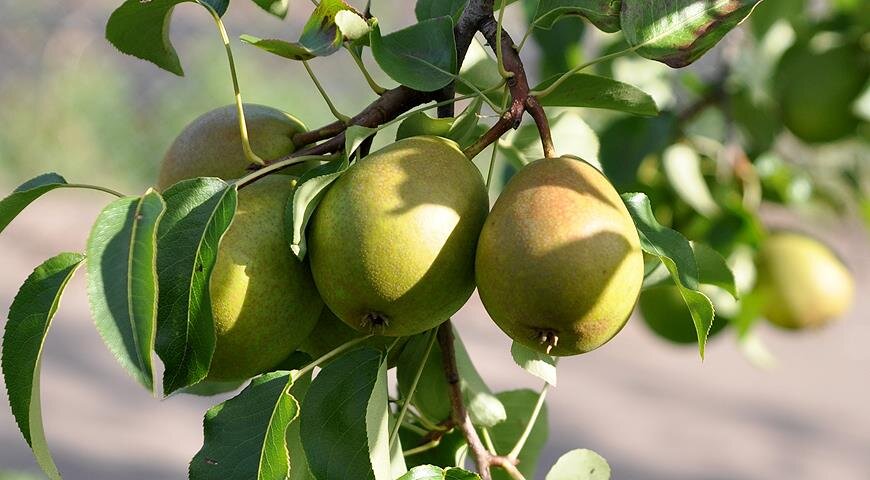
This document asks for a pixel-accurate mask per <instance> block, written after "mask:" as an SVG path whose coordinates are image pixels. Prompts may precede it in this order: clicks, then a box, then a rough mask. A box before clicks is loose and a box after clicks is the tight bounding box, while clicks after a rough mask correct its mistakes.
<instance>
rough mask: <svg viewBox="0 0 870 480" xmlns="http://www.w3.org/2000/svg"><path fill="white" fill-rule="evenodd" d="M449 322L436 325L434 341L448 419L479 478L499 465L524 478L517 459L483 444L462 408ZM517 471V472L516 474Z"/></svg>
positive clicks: (519, 479)
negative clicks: (444, 380) (438, 351)
mask: <svg viewBox="0 0 870 480" xmlns="http://www.w3.org/2000/svg"><path fill="white" fill-rule="evenodd" d="M453 342H454V336H453V324H452V323H451V322H450V320H448V321H446V322H444V323H442V324H441V327H439V328H438V344H439V345H440V346H441V359H442V362H443V364H444V375H445V377H446V378H447V393H448V395H449V397H450V407H451V419H452V420H453V423H454V425H456V426H457V427H459V430H460V431H461V432H462V435H463V436H464V437H465V442H466V443H467V444H468V449H469V450H470V451H471V456H472V457H474V463H475V466H476V467H477V473H478V474H480V477H481V478H482V479H483V480H492V472H491V467H492V466H497V467H501V468H503V469H504V470H505V471H506V472H507V473H508V474H509V475H511V477H513V478H514V479H516V480H525V479H523V475H522V474H521V473H520V472H519V470H517V469H516V463H517V461H516V460H515V459H512V458H508V457H501V456H495V455H492V454H490V452H489V450H487V449H486V447H485V446H484V445H483V442H482V441H481V440H480V436H478V434H477V430H476V429H475V428H474V424H472V423H471V417H470V416H469V415H468V410H466V408H465V403H464V400H463V399H462V389H461V388H460V385H459V369H458V367H457V366H456V348H455V347H454V343H453ZM517 475H518V476H517Z"/></svg>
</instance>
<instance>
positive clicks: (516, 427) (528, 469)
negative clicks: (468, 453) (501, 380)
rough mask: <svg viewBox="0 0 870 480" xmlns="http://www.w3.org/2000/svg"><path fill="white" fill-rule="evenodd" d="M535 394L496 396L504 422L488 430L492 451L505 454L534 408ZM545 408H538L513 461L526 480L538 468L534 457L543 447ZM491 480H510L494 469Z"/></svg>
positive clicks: (500, 393)
mask: <svg viewBox="0 0 870 480" xmlns="http://www.w3.org/2000/svg"><path fill="white" fill-rule="evenodd" d="M538 395H539V392H535V391H533V390H528V389H526V390H513V391H510V392H499V393H498V399H499V400H501V402H502V403H503V404H504V407H505V409H506V410H507V420H505V421H504V422H502V423H499V424H498V425H496V426H494V427H492V429H490V432H489V433H490V436H491V437H492V443H493V445H494V446H495V450H496V451H497V452H499V453H506V452H509V451H510V450H511V449H512V448H513V447H514V445H516V443H517V441H518V440H519V439H520V436H521V435H522V434H523V431H524V430H525V429H526V426H527V425H528V424H529V420H530V419H531V416H532V411H533V410H534V408H535V404H536V403H537V402H538ZM547 425H548V420H547V406H546V404H545V405H544V406H543V407H542V408H541V412H540V414H538V418H537V420H536V421H535V424H534V426H533V427H532V431H531V433H530V434H529V438H528V439H527V440H526V444H525V446H524V447H523V449H522V450H521V451H520V454H519V456H518V457H517V459H518V460H519V461H520V463H519V465H517V468H518V469H519V470H520V472H521V473H522V474H523V475H524V476H525V477H526V478H534V476H535V470H537V468H538V457H540V455H541V452H542V451H543V450H544V445H545V444H546V443H547V437H548V436H549V428H548V427H547ZM492 478H493V480H511V477H510V476H509V475H508V474H507V472H505V471H503V470H501V469H494V470H493V472H492Z"/></svg>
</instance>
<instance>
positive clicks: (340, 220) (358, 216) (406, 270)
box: [308, 136, 489, 337]
mask: <svg viewBox="0 0 870 480" xmlns="http://www.w3.org/2000/svg"><path fill="white" fill-rule="evenodd" d="M488 205H489V201H488V198H487V193H486V188H485V186H484V184H483V179H482V177H481V175H480V172H479V171H478V170H477V168H476V167H475V166H474V164H473V163H471V161H470V160H468V159H467V158H466V157H465V155H463V154H462V151H461V150H460V149H459V147H458V145H456V143H455V142H453V141H451V140H447V139H444V138H439V137H431V136H421V137H412V138H407V139H404V140H400V141H398V142H395V143H393V144H391V145H390V146H388V147H386V148H384V149H382V150H379V151H377V152H374V153H372V154H371V155H369V156H367V157H365V158H363V159H362V160H360V161H359V162H357V163H355V164H354V165H353V166H351V167H350V168H349V169H348V170H347V172H345V174H344V175H342V177H341V178H339V179H338V180H337V181H336V182H335V183H334V184H333V185H332V186H331V187H330V189H329V191H328V192H327V193H326V194H325V195H324V197H323V201H322V202H321V204H320V206H319V207H318V209H317V210H316V212H315V213H314V216H313V218H312V222H311V225H310V226H309V236H308V245H309V257H310V261H311V270H312V273H313V274H314V280H315V282H316V283H317V288H318V290H319V291H320V293H321V295H322V296H323V300H324V302H326V305H327V306H328V307H329V308H330V310H332V311H333V312H334V313H335V314H336V315H337V316H338V317H339V318H340V319H341V320H342V321H344V322H345V323H346V324H348V325H349V326H351V327H352V328H354V329H356V330H358V331H361V332H363V333H376V334H378V335H384V336H392V337H395V336H407V335H413V334H416V333H420V332H423V331H426V330H429V329H431V328H433V327H434V326H436V325H438V324H440V323H442V322H444V321H445V320H447V319H448V318H449V317H450V316H451V315H453V314H454V313H455V312H456V311H457V310H459V308H460V307H462V305H463V304H464V303H465V302H466V301H467V300H468V298H469V296H471V293H472V291H473V290H474V249H475V245H476V244H477V237H478V235H479V234H480V229H481V227H482V225H483V222H484V219H485V218H486V214H487V210H488Z"/></svg>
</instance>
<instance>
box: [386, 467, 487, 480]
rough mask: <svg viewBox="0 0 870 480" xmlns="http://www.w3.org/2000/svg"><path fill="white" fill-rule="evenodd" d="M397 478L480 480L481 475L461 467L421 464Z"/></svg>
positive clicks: (406, 479)
mask: <svg viewBox="0 0 870 480" xmlns="http://www.w3.org/2000/svg"><path fill="white" fill-rule="evenodd" d="M397 480H480V476H479V475H478V474H476V473H471V472H469V471H467V470H463V469H461V468H446V469H445V468H441V467H436V466H434V465H421V466H419V467H415V468H413V469H411V471H410V472H408V473H406V474H404V475H402V476H401V477H399V478H398V479H397Z"/></svg>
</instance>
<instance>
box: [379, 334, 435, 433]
mask: <svg viewBox="0 0 870 480" xmlns="http://www.w3.org/2000/svg"><path fill="white" fill-rule="evenodd" d="M435 331H436V329H432V330H430V331H429V343H427V344H426V352H425V353H424V354H423V357H422V358H421V359H420V366H419V367H417V372H416V373H415V374H414V381H413V382H411V388H410V390H408V396H407V398H405V402H404V403H403V404H402V409H401V410H399V416H398V417H396V424H395V425H394V426H393V431H392V432H390V448H393V445H395V444H396V439H397V438H399V427H401V426H402V421H403V420H405V414H406V413H408V407H410V406H411V400H413V399H414V392H416V391H417V384H418V383H420V377H422V376H423V368H424V367H426V362H427V361H429V354H431V353H432V346H433V345H435V339H436V338H438V336H437V335H436V334H435Z"/></svg>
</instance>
